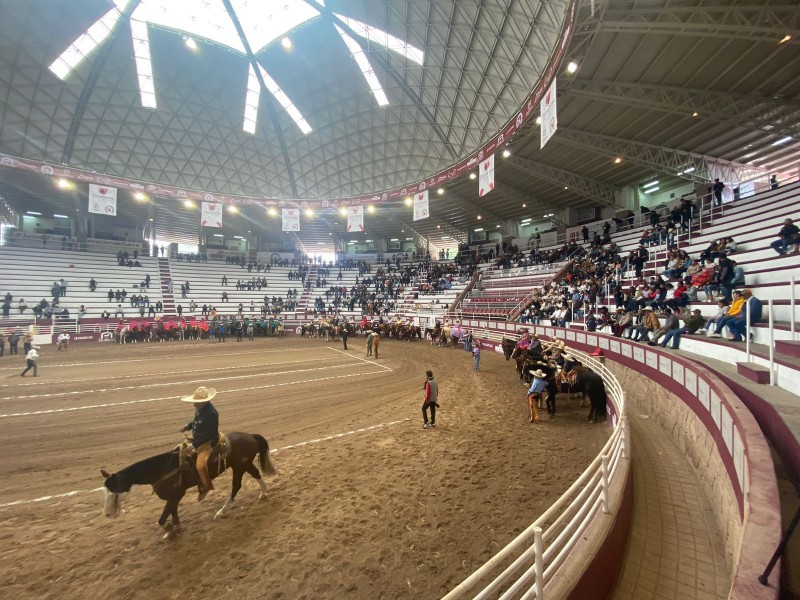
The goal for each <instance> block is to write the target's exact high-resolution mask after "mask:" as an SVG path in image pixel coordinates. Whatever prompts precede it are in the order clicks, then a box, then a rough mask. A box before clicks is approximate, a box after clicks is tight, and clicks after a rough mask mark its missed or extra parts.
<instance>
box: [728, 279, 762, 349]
mask: <svg viewBox="0 0 800 600" xmlns="http://www.w3.org/2000/svg"><path fill="white" fill-rule="evenodd" d="M741 294H742V298H744V305H743V307H742V310H741V312H740V313H739V316H738V317H735V318H732V319H730V320H728V322H727V325H728V331H730V334H731V335H730V339H731V341H734V342H743V341H744V336H745V335H747V334H748V332H747V311H748V310H749V311H750V325H751V326H752V325H753V324H755V323H758V322H759V321H760V320H761V316H762V312H763V305H762V304H761V300H759V299H758V298H756V297H755V296H753V294H752V292H751V291H750V290H742V292H741ZM751 335H752V334H751Z"/></svg>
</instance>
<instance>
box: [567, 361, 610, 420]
mask: <svg viewBox="0 0 800 600" xmlns="http://www.w3.org/2000/svg"><path fill="white" fill-rule="evenodd" d="M572 372H573V373H574V374H575V375H574V378H575V379H574V383H573V387H575V388H577V389H579V390H580V391H581V393H583V394H584V395H587V396H589V404H590V405H591V407H590V409H589V416H588V417H587V420H589V421H591V422H592V423H598V422H604V421H605V420H606V384H605V382H604V381H603V378H602V377H600V375H598V374H597V373H595V372H594V371H592V370H591V369H590V368H588V367H584V366H582V365H575V366H574V367H573V368H572Z"/></svg>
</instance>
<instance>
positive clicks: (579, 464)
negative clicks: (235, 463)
mask: <svg viewBox="0 0 800 600" xmlns="http://www.w3.org/2000/svg"><path fill="white" fill-rule="evenodd" d="M349 345H350V350H349V351H348V352H344V351H343V350H342V346H341V343H333V342H331V343H325V342H322V341H319V340H308V339H297V338H285V339H280V340H278V339H268V340H263V339H262V340H256V341H255V342H252V343H250V342H247V341H245V342H242V343H237V342H235V341H232V340H229V341H228V342H226V343H225V344H210V343H208V342H207V341H203V342H199V341H195V342H189V341H187V342H170V343H164V344H138V345H126V346H119V345H115V344H104V345H101V344H91V345H89V344H84V345H77V344H76V345H73V346H72V347H71V348H70V349H69V352H68V353H66V354H65V353H56V351H55V347H44V348H42V353H43V357H42V358H41V359H40V360H39V375H40V376H39V377H38V378H31V377H26V378H24V379H23V378H20V377H19V376H18V373H19V372H20V371H21V370H22V368H23V366H24V365H23V363H24V359H23V357H22V356H21V355H20V356H16V357H9V356H8V355H6V356H5V357H3V358H1V359H0V438H2V440H3V456H2V459H0V478H2V479H1V480H2V482H3V485H2V488H1V489H0V540H2V545H1V546H0V590H2V591H0V596H2V597H5V598H15V599H23V598H37V599H42V598H58V599H59V600H65V599H69V598H82V599H85V598H93V599H94V598H111V597H114V598H148V599H152V598H179V597H183V598H187V597H189V598H192V597H195V598H196V597H201V596H202V597H209V598H222V597H224V598H228V597H230V598H237V599H244V598H271V599H272V598H275V599H282V598H286V599H301V598H314V599H318V598H370V599H376V598H415V599H419V598H423V599H427V598H438V597H441V596H442V595H444V594H445V593H446V592H447V591H449V590H450V589H451V588H452V587H453V586H454V585H456V584H457V583H459V582H460V581H461V580H462V579H463V578H464V577H466V576H467V575H468V574H470V573H471V572H472V571H473V570H474V569H475V568H477V567H478V566H479V565H480V564H482V563H483V562H485V561H486V560H487V559H488V558H489V557H490V556H491V555H492V554H494V553H495V552H497V551H498V550H499V549H500V548H502V547H503V546H504V545H505V544H506V543H508V542H509V541H510V540H511V539H513V538H514V536H516V535H517V534H518V533H519V532H520V531H522V530H523V529H524V528H525V527H526V526H528V525H529V524H530V523H531V522H532V521H533V520H534V519H535V518H536V517H537V516H538V515H539V514H541V513H542V511H543V510H544V509H546V508H547V507H548V506H549V505H550V504H551V503H552V502H553V501H554V500H555V499H557V498H558V497H559V495H560V494H561V493H562V492H563V491H564V490H565V489H566V488H567V487H568V486H569V484H570V483H571V482H572V481H574V479H575V478H576V477H577V476H578V475H579V474H580V473H581V472H582V471H583V469H584V468H585V467H586V465H588V464H589V462H590V461H591V460H592V458H593V457H594V456H595V455H596V454H597V452H598V451H599V450H600V448H601V447H602V444H603V443H604V441H605V439H606V438H607V436H608V433H609V432H608V429H606V428H605V427H603V426H602V425H590V424H588V423H587V422H586V421H585V419H584V417H585V414H586V412H587V409H585V408H578V406H577V402H575V401H570V402H567V401H566V400H565V399H563V397H562V396H559V399H560V406H559V414H558V416H557V417H556V418H554V419H548V418H547V415H546V414H545V415H544V416H543V422H542V423H539V424H530V423H528V421H527V418H526V417H527V414H526V413H527V406H526V401H525V389H524V388H523V386H522V384H521V383H520V382H519V381H518V380H517V379H516V375H515V373H514V370H513V363H510V362H505V361H504V360H503V357H502V355H500V354H492V353H491V352H488V351H485V352H484V353H483V356H482V359H481V372H480V373H475V372H474V371H473V370H472V360H471V357H470V355H469V354H468V353H466V352H464V351H463V349H458V350H455V349H445V348H435V347H431V346H430V345H429V343H428V342H412V343H409V342H396V341H393V340H387V341H384V342H383V343H382V344H381V346H380V358H379V359H378V360H373V359H372V358H370V359H367V358H366V356H365V354H366V352H365V347H364V342H363V340H362V339H360V338H356V339H353V338H351V339H350V343H349ZM429 368H430V369H432V370H433V371H434V374H435V376H436V379H437V380H438V382H439V387H440V397H439V401H440V404H441V409H440V410H439V412H438V414H437V427H436V429H423V428H422V416H421V412H420V406H421V403H422V384H423V381H424V373H425V370H427V369H429ZM199 385H205V386H208V387H214V388H216V389H217V390H218V391H219V394H218V395H217V397H216V399H215V400H214V405H215V406H216V407H217V409H218V411H219V413H220V427H221V429H222V430H223V431H237V430H238V431H247V432H253V433H260V434H262V435H264V436H265V437H266V438H267V439H268V441H269V444H270V448H271V449H272V450H273V457H272V458H273V462H274V463H275V466H276V467H277V469H278V475H277V476H276V477H275V478H272V479H269V480H267V485H268V488H269V489H268V495H267V498H266V499H264V500H262V501H257V496H258V485H257V484H256V482H255V481H254V480H253V479H251V478H249V477H248V476H245V480H244V485H243V488H242V490H241V492H240V493H239V495H238V497H237V499H236V502H235V503H234V506H233V510H232V511H231V513H230V516H228V517H227V518H225V519H222V520H214V519H213V517H214V514H215V512H216V511H217V510H218V509H219V508H220V507H221V505H222V503H223V502H224V500H225V498H226V497H227V495H228V490H229V488H230V475H229V474H227V473H226V474H224V475H222V476H221V477H220V478H219V479H217V481H216V483H217V491H216V493H215V494H213V495H210V496H209V497H208V498H207V499H206V500H204V501H203V502H197V501H196V496H195V494H194V493H193V492H190V493H189V494H188V495H187V497H186V498H184V500H183V502H182V503H181V506H180V515H181V522H182V531H181V533H180V534H179V535H178V537H177V538H176V539H174V540H164V539H162V531H161V530H160V529H159V528H158V525H157V523H156V521H157V519H158V517H159V515H160V513H161V509H162V508H163V503H162V502H161V501H160V500H159V499H158V498H157V497H156V496H155V495H153V494H152V493H151V489H150V488H147V487H134V488H133V489H132V490H131V493H130V494H128V495H127V496H126V497H125V500H124V502H123V508H124V510H125V512H124V513H123V514H122V515H121V516H120V517H119V518H117V519H109V518H106V517H104V516H103V515H102V514H101V508H102V493H101V492H100V491H98V490H97V488H98V487H99V486H101V485H102V477H101V475H100V469H101V468H104V469H106V470H108V471H110V472H113V471H117V470H119V469H121V468H123V467H125V466H127V465H129V464H131V463H133V462H136V461H138V460H141V459H143V458H146V457H148V456H151V455H153V454H157V453H160V452H164V451H166V450H168V449H169V448H171V447H173V446H174V445H175V443H176V442H177V441H179V440H180V439H181V434H180V433H179V432H178V429H179V428H180V427H181V426H183V425H184V424H186V423H187V422H188V421H189V420H190V419H191V417H192V414H193V407H192V406H191V405H190V404H185V403H182V402H179V401H178V397H179V396H181V395H188V394H191V392H193V391H194V389H195V388H196V387H198V386H199Z"/></svg>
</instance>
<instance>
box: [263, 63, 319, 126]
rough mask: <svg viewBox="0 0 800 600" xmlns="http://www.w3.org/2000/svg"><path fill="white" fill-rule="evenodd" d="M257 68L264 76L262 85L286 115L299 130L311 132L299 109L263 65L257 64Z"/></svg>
mask: <svg viewBox="0 0 800 600" xmlns="http://www.w3.org/2000/svg"><path fill="white" fill-rule="evenodd" d="M258 68H259V69H260V70H261V77H263V78H264V85H266V86H267V89H268V90H269V91H270V93H271V94H272V95H273V96H275V99H276V100H277V101H278V104H280V105H281V106H282V107H283V110H285V111H286V112H287V113H288V115H289V116H290V117H292V120H293V121H294V122H295V123H297V126H298V127H299V128H300V131H302V132H303V133H304V134H306V135H308V134H309V133H311V126H310V125H309V124H308V122H306V120H305V119H304V118H303V115H301V114H300V111H299V110H297V107H296V106H295V105H294V104H292V101H291V100H289V96H287V95H286V94H285V93H284V91H283V90H282V89H281V88H280V86H279V85H278V84H277V83H276V82H275V80H274V79H273V78H272V77H270V76H269V75H268V74H267V72H266V71H265V70H264V67H262V66H261V65H258Z"/></svg>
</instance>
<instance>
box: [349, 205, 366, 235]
mask: <svg viewBox="0 0 800 600" xmlns="http://www.w3.org/2000/svg"><path fill="white" fill-rule="evenodd" d="M347 231H364V207H363V206H351V207H350V208H348V209H347Z"/></svg>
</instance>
